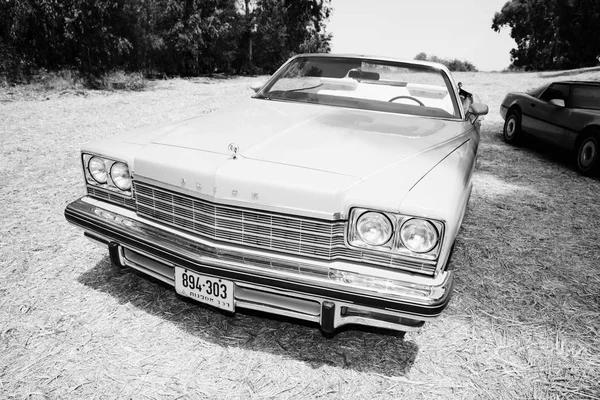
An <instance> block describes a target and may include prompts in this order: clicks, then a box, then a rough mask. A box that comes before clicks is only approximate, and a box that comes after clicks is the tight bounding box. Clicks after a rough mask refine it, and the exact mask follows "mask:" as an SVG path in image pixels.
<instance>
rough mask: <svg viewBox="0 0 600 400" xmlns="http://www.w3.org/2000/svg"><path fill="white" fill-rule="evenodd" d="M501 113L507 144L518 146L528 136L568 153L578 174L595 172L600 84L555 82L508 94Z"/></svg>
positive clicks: (599, 162) (599, 161)
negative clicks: (570, 154)
mask: <svg viewBox="0 0 600 400" xmlns="http://www.w3.org/2000/svg"><path fill="white" fill-rule="evenodd" d="M500 114H501V115H502V118H504V120H505V122H504V140H505V141H506V142H507V143H512V144H514V143H518V142H519V141H520V140H521V139H522V137H523V134H524V133H527V134H530V135H532V136H536V137H538V138H540V139H542V140H544V141H547V142H549V143H552V144H554V145H558V146H560V147H562V148H565V149H567V150H569V151H571V152H572V154H573V161H574V162H575V167H576V168H577V170H578V171H579V172H580V173H581V174H583V175H591V174H593V173H596V172H598V169H599V168H600V157H599V156H598V152H599V151H600V82H593V81H592V82H584V81H564V82H554V83H551V84H546V85H543V86H540V87H538V88H535V89H533V90H530V91H528V92H526V93H520V92H515V93H508V94H507V95H506V97H504V100H503V101H502V105H501V106H500Z"/></svg>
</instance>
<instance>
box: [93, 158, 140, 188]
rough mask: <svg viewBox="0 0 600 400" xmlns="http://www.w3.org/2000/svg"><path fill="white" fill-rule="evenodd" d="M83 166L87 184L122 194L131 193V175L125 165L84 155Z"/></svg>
mask: <svg viewBox="0 0 600 400" xmlns="http://www.w3.org/2000/svg"><path fill="white" fill-rule="evenodd" d="M83 166H84V169H85V178H86V181H87V182H88V183H89V184H92V185H96V186H100V187H103V188H105V189H109V190H113V191H118V192H121V193H123V192H124V194H130V193H131V173H130V172H129V167H128V166H127V164H126V163H124V162H121V161H116V160H111V159H108V158H104V157H99V156H94V155H90V154H84V155H83Z"/></svg>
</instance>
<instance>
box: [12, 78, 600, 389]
mask: <svg viewBox="0 0 600 400" xmlns="http://www.w3.org/2000/svg"><path fill="white" fill-rule="evenodd" d="M455 77H456V78H457V80H459V81H462V82H463V83H464V87H465V89H467V90H469V91H473V92H475V93H477V94H479V96H480V97H481V100H482V101H483V102H485V103H487V104H488V105H489V107H490V114H489V116H487V117H486V119H485V121H484V122H483V132H482V142H481V147H480V161H479V165H478V169H477V171H476V174H475V177H474V190H473V195H472V197H471V201H470V203H469V210H468V213H467V216H466V219H465V222H464V225H463V229H462V230H461V232H460V234H459V238H458V242H457V245H456V250H455V253H454V258H453V261H452V265H451V267H452V268H453V269H455V270H456V277H457V281H456V285H455V294H454V297H453V299H452V301H451V303H450V306H449V307H448V309H447V310H446V311H445V313H444V314H443V315H442V316H441V317H440V318H438V319H436V320H435V321H433V322H431V323H428V324H426V325H425V327H424V328H423V329H422V330H421V331H420V332H418V333H407V334H406V335H405V336H402V335H399V334H396V333H393V332H389V331H384V330H364V329H349V330H344V331H342V332H340V333H339V334H338V335H336V336H335V337H333V338H332V339H327V338H325V337H323V336H322V335H321V333H320V331H319V329H318V327H316V326H312V325H305V324H301V323H297V321H290V320H285V319H273V318H269V317H267V316H265V315H257V314H249V313H243V312H238V313H237V314H235V315H234V316H230V315H227V314H222V313H220V312H218V311H215V310H213V309H210V308H207V307H204V306H202V305H199V304H194V303H190V302H187V301H183V300H181V299H180V298H178V297H177V296H176V295H175V293H174V291H173V290H172V289H171V288H169V287H167V286H164V285H160V284H157V283H155V282H153V281H150V280H148V279H145V278H143V277H140V276H138V275H137V274H135V273H133V272H132V271H130V270H120V269H117V268H115V267H113V266H111V264H110V262H109V260H108V257H107V251H106V250H105V249H101V248H97V247H95V246H93V245H92V244H91V243H90V242H88V241H87V240H86V239H84V238H83V236H82V235H81V232H80V231H79V230H77V229H76V228H74V227H72V226H70V225H69V224H67V223H66V222H65V220H64V217H63V210H64V207H65V206H66V205H67V203H68V202H70V201H72V200H73V199H75V198H76V197H78V196H80V195H82V193H83V184H82V176H81V172H80V165H79V161H78V147H79V145H80V144H81V143H83V142H85V141H87V140H90V139H93V138H96V137H107V136H110V135H113V134H116V133H119V132H122V131H127V130H130V129H133V128H136V127H142V126H147V125H152V124H156V123H159V122H163V121H175V120H180V119H183V118H186V117H190V116H193V115H197V114H202V113H208V112H211V111H213V110H216V109H218V108H221V107H223V106H225V105H227V104H230V103H234V102H237V101H240V100H241V99H243V98H245V97H247V96H249V95H250V94H251V90H250V89H248V87H249V83H250V81H251V80H250V79H247V78H235V79H209V78H199V79H193V80H170V81H164V82H158V83H156V84H155V85H154V86H153V87H152V88H151V89H148V90H146V91H142V92H94V91H87V90H78V91H73V90H63V91H56V90H55V91H36V90H32V89H28V88H27V87H17V88H2V89H0V146H1V147H0V151H1V153H0V204H1V206H2V216H1V217H0V266H1V267H0V398H2V399H82V398H85V399H114V398H133V399H146V398H150V399H179V398H190V399H197V398H206V399H268V398H275V399H280V398H281V399H393V398H407V399H565V398H566V399H600V387H599V383H598V382H599V380H600V336H599V335H600V201H599V200H600V180H599V179H598V178H584V177H581V176H579V175H578V174H577V173H575V172H574V171H573V169H572V168H571V167H570V164H569V160H568V158H567V157H566V156H565V155H563V154H561V153H560V152H558V151H556V150H554V149H551V148H546V147H544V146H541V145H540V144H539V143H535V142H529V143H527V144H525V145H524V146H522V147H519V148H515V147H511V146H508V145H506V144H504V142H503V141H502V138H501V132H502V120H501V118H500V116H499V114H498V109H499V105H500V101H501V100H502V98H503V96H504V94H505V93H506V92H507V91H509V90H516V89H526V88H529V87H533V86H536V85H538V84H541V83H543V82H547V81H548V80H549V79H561V77H556V76H542V75H539V74H535V73H522V74H500V73H462V74H455ZM565 78H566V79H596V80H600V72H597V71H596V72H594V71H591V72H586V73H582V74H569V75H568V76H567V75H565Z"/></svg>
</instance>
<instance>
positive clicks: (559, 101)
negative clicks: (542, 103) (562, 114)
mask: <svg viewBox="0 0 600 400" xmlns="http://www.w3.org/2000/svg"><path fill="white" fill-rule="evenodd" d="M550 104H553V105H555V106H558V107H564V106H565V101H564V100H563V99H552V100H550Z"/></svg>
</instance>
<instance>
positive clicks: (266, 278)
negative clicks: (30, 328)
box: [65, 197, 453, 332]
mask: <svg viewBox="0 0 600 400" xmlns="http://www.w3.org/2000/svg"><path fill="white" fill-rule="evenodd" d="M65 217H66V219H67V220H68V221H69V222H70V223H72V224H74V225H77V226H79V227H81V228H82V229H83V230H84V232H85V235H86V236H87V237H89V238H90V239H92V240H94V241H95V242H98V243H101V244H103V245H108V247H109V253H110V256H111V259H112V261H113V262H114V263H115V264H117V265H122V266H128V267H131V268H135V269H137V270H139V271H141V272H143V273H145V274H147V275H150V276H153V277H154V278H156V279H159V280H161V281H163V282H166V283H168V284H170V285H174V284H175V283H174V279H175V273H174V271H175V266H181V267H184V268H187V269H191V270H194V271H196V272H198V273H200V274H203V275H208V276H214V277H218V278H224V279H228V280H231V281H233V283H234V285H235V291H234V292H235V307H240V308H246V309H252V310H258V311H264V312H267V313H272V314H277V315H283V316H288V317H293V318H299V319H302V320H307V321H312V322H316V323H318V324H320V326H321V329H323V330H324V331H325V332H333V331H334V330H335V329H336V328H338V327H340V326H343V325H346V324H359V325H366V326H375V327H381V328H388V329H395V330H401V331H410V330H415V329H418V328H420V327H421V326H422V325H423V322H424V321H426V320H427V319H430V318H433V317H436V316H438V315H439V314H440V313H441V312H442V310H443V309H444V308H445V307H446V305H447V304H448V301H449V299H450V293H451V291H452V281H453V279H452V273H451V272H450V271H443V272H441V273H439V274H438V275H437V276H435V277H428V276H421V275H416V274H409V273H405V272H395V271H390V270H388V269H384V268H379V267H373V266H367V265H362V264H356V263H348V262H338V261H335V262H327V261H318V260H312V259H307V258H304V257H291V256H283V255H280V254H277V253H274V252H267V251H257V250H254V249H248V248H242V247H237V246H229V245H222V244H218V243H216V242H212V241H207V240H203V239H201V238H199V237H197V236H194V235H190V234H188V233H185V232H182V231H179V230H176V229H172V228H169V227H165V226H163V225H160V224H157V223H155V222H153V221H150V220H147V219H144V218H141V217H138V216H137V215H136V213H135V212H133V211H130V210H127V209H124V208H122V207H119V206H115V205H111V204H108V203H105V202H102V201H99V200H95V199H92V198H90V197H83V198H81V199H79V200H76V201H74V202H73V203H71V204H69V205H68V206H67V208H66V209H65Z"/></svg>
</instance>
